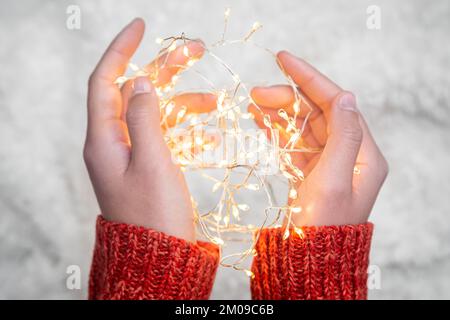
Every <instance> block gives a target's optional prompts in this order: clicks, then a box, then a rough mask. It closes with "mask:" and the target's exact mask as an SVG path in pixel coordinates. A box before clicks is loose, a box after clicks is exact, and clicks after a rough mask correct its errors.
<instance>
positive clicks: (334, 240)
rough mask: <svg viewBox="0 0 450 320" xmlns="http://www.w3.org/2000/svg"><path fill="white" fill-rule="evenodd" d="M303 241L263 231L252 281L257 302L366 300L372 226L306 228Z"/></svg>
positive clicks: (258, 244)
mask: <svg viewBox="0 0 450 320" xmlns="http://www.w3.org/2000/svg"><path fill="white" fill-rule="evenodd" d="M302 230H303V237H302V238H301V237H300V236H299V235H297V234H296V233H295V232H291V233H290V234H291V235H290V237H289V238H288V239H286V240H283V239H282V238H283V231H284V229H280V228H274V229H263V230H262V231H261V234H260V236H259V239H258V241H257V244H256V253H257V254H256V257H255V258H254V260H253V265H252V271H253V273H254V275H255V277H254V278H253V280H252V281H251V290H252V297H253V298H254V299H367V268H368V264H369V251H370V242H371V238H372V231H373V225H372V224H371V223H366V224H360V225H346V226H327V227H325V226H324V227H304V228H302Z"/></svg>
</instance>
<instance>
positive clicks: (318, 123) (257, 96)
mask: <svg viewBox="0 0 450 320" xmlns="http://www.w3.org/2000/svg"><path fill="white" fill-rule="evenodd" d="M251 96H252V99H253V100H254V101H255V102H256V103H257V104H258V105H259V106H262V107H264V108H268V109H269V108H270V109H276V110H279V109H280V108H283V109H285V110H286V112H287V113H288V114H290V115H291V116H292V115H294V109H293V105H294V103H295V101H296V97H295V94H294V91H293V89H292V87H291V86H289V85H276V86H271V87H255V88H253V89H252V91H251ZM304 98H305V99H306V104H305V103H303V104H301V105H300V114H299V116H300V118H305V117H306V116H308V114H309V113H310V114H309V116H308V123H309V124H310V126H311V129H312V133H313V135H314V137H315V139H316V140H317V141H318V142H319V144H320V145H321V146H323V145H325V143H326V141H327V136H328V135H327V130H326V129H327V123H326V119H325V117H324V115H323V112H322V111H321V110H320V109H319V108H318V107H317V106H315V104H314V103H312V101H310V100H309V99H308V98H307V97H304Z"/></svg>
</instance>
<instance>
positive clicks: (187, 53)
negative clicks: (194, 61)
mask: <svg viewBox="0 0 450 320" xmlns="http://www.w3.org/2000/svg"><path fill="white" fill-rule="evenodd" d="M183 54H184V55H185V56H186V57H188V58H189V48H188V47H187V46H184V47H183Z"/></svg>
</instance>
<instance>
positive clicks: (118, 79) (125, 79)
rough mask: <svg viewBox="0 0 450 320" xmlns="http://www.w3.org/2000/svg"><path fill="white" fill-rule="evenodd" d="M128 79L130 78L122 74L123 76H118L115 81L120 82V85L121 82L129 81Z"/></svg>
mask: <svg viewBox="0 0 450 320" xmlns="http://www.w3.org/2000/svg"><path fill="white" fill-rule="evenodd" d="M127 80H128V78H127V77H125V76H121V77H118V78H117V79H116V81H114V83H115V84H118V85H121V84H124V83H125V82H127Z"/></svg>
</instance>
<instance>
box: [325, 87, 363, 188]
mask: <svg viewBox="0 0 450 320" xmlns="http://www.w3.org/2000/svg"><path fill="white" fill-rule="evenodd" d="M359 121H360V120H359V112H358V111H357V108H356V100H355V97H354V96H353V95H352V94H351V93H349V92H343V93H342V94H341V95H339V96H337V97H336V99H335V101H334V102H333V104H332V108H331V111H330V117H329V122H328V127H329V136H328V141H327V144H326V146H325V148H324V150H323V153H322V156H321V158H320V161H319V163H318V164H317V166H316V168H317V169H318V173H319V174H320V175H321V176H322V177H324V180H325V181H327V184H328V185H330V186H333V184H334V186H337V187H339V190H343V191H345V192H350V193H351V191H352V180H353V170H354V167H355V162H356V158H357V156H358V153H359V149H360V146H361V142H362V138H363V131H362V129H361V125H360V123H359Z"/></svg>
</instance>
